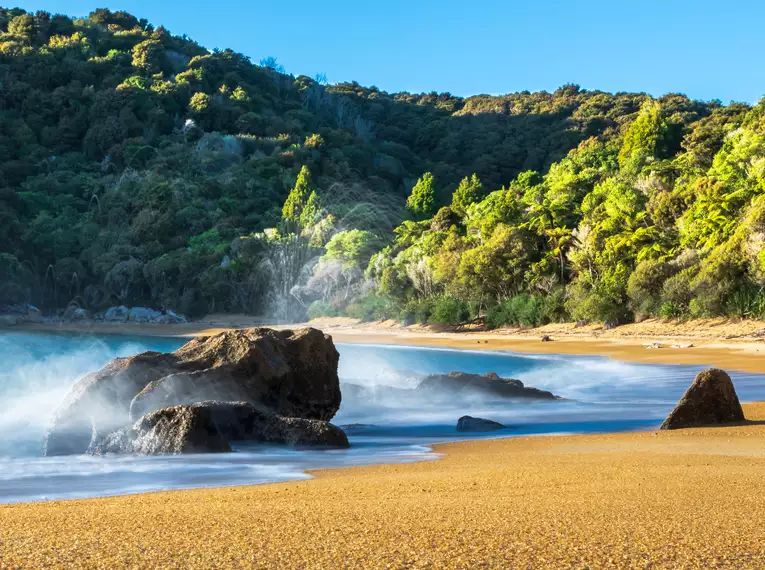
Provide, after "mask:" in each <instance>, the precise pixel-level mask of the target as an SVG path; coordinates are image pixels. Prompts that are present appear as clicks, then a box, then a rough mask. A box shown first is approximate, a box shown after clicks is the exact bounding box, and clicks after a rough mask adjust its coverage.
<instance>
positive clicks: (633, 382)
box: [0, 332, 765, 502]
mask: <svg viewBox="0 0 765 570" xmlns="http://www.w3.org/2000/svg"><path fill="white" fill-rule="evenodd" d="M183 342H184V341H183V340H180V339H172V338H156V337H128V336H98V337H96V336H91V335H87V336H78V335H55V334H38V333H16V332H6V333H1V334H0V362H2V363H3V366H2V369H0V405H2V413H1V414H0V502H16V501H29V500H44V499H63V498H76V497H92V496H102V495H115V494H123V493H135V492H145V491H156V490H166V489H179V488H190V487H205V486H221V485H240V484H254V483H265V482H273V481H280V480H287V479H301V478H307V477H308V475H306V474H305V470H306V469H316V468H331V467H344V466H349V465H362V464H371V463H383V462H406V461H420V460H426V459H433V458H436V457H437V456H436V455H435V454H433V453H431V452H430V446H431V445H433V444H434V443H437V442H443V441H453V440H457V439H462V438H464V437H465V436H464V435H461V434H458V433H457V431H456V429H455V426H456V423H457V419H458V418H459V417H460V416H463V415H466V414H468V415H473V416H479V417H485V418H489V419H493V420H495V421H499V422H501V423H504V424H505V425H507V426H509V428H508V429H507V430H505V431H503V432H501V435H503V436H513V435H530V434H564V433H595V432H605V431H628V430H642V429H653V428H655V427H657V426H658V425H659V424H660V423H661V421H662V420H663V418H664V417H665V416H666V415H667V413H668V412H669V410H671V409H672V406H673V405H674V404H675V403H676V402H677V400H678V399H679V398H680V396H682V394H683V392H684V391H685V389H686V388H687V387H688V385H689V384H690V383H691V381H692V379H693V377H694V376H695V374H696V373H697V372H698V371H699V370H701V369H703V368H705V367H704V366H657V365H642V364H630V363H623V362H618V361H613V360H608V359H604V358H599V357H582V356H562V355H561V356H557V355H544V356H539V355H523V354H517V353H509V352H481V351H456V350H444V349H432V348H415V347H402V346H380V345H352V344H339V345H338V350H339V352H340V371H339V372H340V378H341V382H343V384H346V383H347V382H351V383H353V384H357V385H364V386H366V387H367V388H369V389H371V390H372V392H369V393H367V394H368V395H367V396H365V397H363V398H358V397H357V398H354V397H350V396H348V394H350V388H347V389H346V397H345V398H344V401H343V405H342V406H341V408H340V411H339V412H338V414H337V416H336V417H335V419H334V420H333V422H334V423H336V424H338V425H344V424H351V423H360V424H367V425H368V426H370V427H366V428H364V429H352V430H349V432H348V433H349V439H350V441H351V449H349V450H308V449H288V448H281V447H275V446H265V445H240V446H238V447H236V448H235V452H234V453H230V454H223V455H217V454H216V455H198V456H173V457H142V458H136V457H107V458H94V457H81V456H77V457H56V458H43V457H40V443H41V441H42V436H43V432H44V429H45V426H46V424H47V422H48V421H49V419H50V416H51V413H52V412H53V410H54V409H55V407H56V406H57V405H58V404H59V402H60V401H61V399H62V398H63V397H64V395H65V394H66V392H67V391H68V389H69V387H70V386H71V385H72V383H73V382H74V381H76V380H77V379H78V378H79V377H81V376H82V375H84V374H86V373H88V372H91V371H93V370H96V369H98V368H100V367H101V366H103V365H104V364H105V363H106V362H108V361H109V360H110V359H112V358H114V357H116V356H128V355H132V354H136V353H138V352H141V351H144V350H162V351H169V350H174V349H176V348H178V347H179V346H181V345H182V344H183ZM394 370H407V371H411V372H415V373H423V374H427V373H434V372H451V371H464V372H473V373H480V374H484V373H486V372H496V373H497V374H499V375H500V376H503V377H511V378H518V379H520V380H522V381H523V382H524V383H525V384H526V385H527V386H534V387H537V388H542V389H545V390H550V391H552V392H554V393H555V394H557V395H559V396H563V397H564V398H567V399H568V401H560V402H538V403H528V402H526V403H524V402H508V401H502V400H495V399H491V398H486V397H480V396H473V397H470V396H464V395H460V396H459V397H451V396H450V395H444V397H440V398H437V400H433V399H432V398H430V397H429V398H430V399H424V398H416V397H413V396H412V394H410V393H407V392H402V391H400V390H389V389H387V387H393V388H409V387H412V384H413V382H414V381H413V380H411V379H407V378H406V375H405V376H404V377H403V378H402V377H401V376H400V375H397V374H394V373H393V372H392V371H394ZM410 376H411V375H410ZM731 376H732V377H733V380H734V382H735V384H736V389H737V391H738V393H739V396H740V398H741V399H742V401H751V400H765V376H761V375H756V374H746V373H735V372H733V373H732V374H731ZM369 394H371V395H369ZM497 435H498V434H496V433H495V434H491V437H497ZM470 437H471V438H476V437H480V436H476V435H471V436H470Z"/></svg>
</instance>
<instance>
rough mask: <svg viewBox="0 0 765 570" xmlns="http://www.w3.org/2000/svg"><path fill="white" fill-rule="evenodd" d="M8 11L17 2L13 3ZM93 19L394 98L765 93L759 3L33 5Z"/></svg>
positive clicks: (535, 0) (550, 0)
mask: <svg viewBox="0 0 765 570" xmlns="http://www.w3.org/2000/svg"><path fill="white" fill-rule="evenodd" d="M6 2H7V0H6ZM6 2H3V1H2V0H0V3H2V4H3V5H7V4H6ZM19 5H20V7H21V8H24V9H27V10H32V11H34V10H47V11H49V12H60V13H65V14H67V15H70V16H84V15H87V14H88V13H89V12H90V11H91V10H93V9H94V8H98V7H108V8H110V9H112V10H126V11H128V12H131V13H133V14H135V15H136V16H138V17H139V18H147V19H148V20H149V21H151V22H152V23H153V24H154V25H157V26H158V25H164V26H165V27H166V28H168V29H169V30H170V31H172V32H173V33H175V34H184V33H185V34H187V35H188V36H190V37H191V38H193V39H194V40H196V41H197V42H199V43H200V44H202V45H203V46H205V47H207V48H209V49H212V48H214V47H219V48H226V47H229V48H231V49H233V50H235V51H238V52H241V53H243V54H245V55H248V56H250V57H251V58H252V61H253V62H255V63H257V62H258V61H260V59H261V58H263V57H266V56H275V57H276V58H278V60H279V62H281V63H282V64H283V65H284V66H285V67H286V69H287V71H288V72H289V73H293V74H295V75H299V74H305V75H310V76H314V75H316V74H317V73H325V74H326V75H327V78H328V79H329V81H330V82H332V83H334V82H338V81H350V80H356V81H358V82H359V83H361V84H362V85H376V86H377V87H379V88H380V89H384V90H386V91H390V92H393V91H410V92H422V91H426V92H429V91H439V92H442V91H449V92H451V93H453V94H455V95H474V94H479V93H490V94H495V95H496V94H502V93H508V92H514V91H522V90H529V91H537V90H547V91H553V90H555V89H556V88H558V87H560V86H561V85H563V84H565V83H578V84H579V85H581V86H582V87H583V88H585V89H601V90H604V91H612V92H614V91H646V92H648V93H651V94H653V95H662V94H664V93H668V92H679V93H685V94H686V95H688V96H690V97H693V98H697V99H705V100H708V99H720V100H722V101H723V102H724V103H728V102H729V101H731V100H734V101H746V102H749V103H754V102H756V101H758V100H759V99H760V98H761V97H762V96H763V95H765V57H763V54H765V33H763V31H762V22H763V21H765V3H763V2H762V1H761V0H728V1H727V2H719V1H716V2H713V1H712V0H663V1H660V0H640V1H636V2H630V1H626V0H527V1H523V2H521V1H517V0H504V1H502V0H473V1H465V0H462V1H456V0H439V1H433V0H419V1H413V0H388V1H381V2H367V1H365V0H334V1H333V0H326V1H324V2H321V1H317V0H310V1H308V0H291V1H283V0H282V1H279V0H272V1H269V2H266V1H263V0H249V1H243V0H229V1H225V2H210V1H209V0H205V1H201V0H185V1H177V0H151V1H149V0H98V1H95V2H92V1H88V0H32V1H26V0H24V1H21V2H20V3H19Z"/></svg>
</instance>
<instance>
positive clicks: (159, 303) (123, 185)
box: [0, 9, 765, 326]
mask: <svg viewBox="0 0 765 570" xmlns="http://www.w3.org/2000/svg"><path fill="white" fill-rule="evenodd" d="M0 32H1V33H0V157H2V161H1V162H0V219H1V220H2V223H0V305H2V304H8V303H18V302H29V303H32V304H35V305H37V306H39V307H40V308H42V309H43V310H44V311H46V312H48V313H55V312H60V311H62V310H63V309H65V308H66V307H67V306H68V305H70V304H71V303H75V304H77V305H78V306H82V307H84V308H87V309H89V310H92V311H97V310H103V309H104V308H106V307H108V306H110V305H115V304H127V305H149V306H153V307H156V308H165V309H174V310H176V311H180V312H183V313H187V314H190V315H201V314H204V313H207V312H212V311H218V312H246V313H250V314H258V315H267V316H271V317H273V318H277V319H280V320H292V319H302V318H305V316H306V315H307V314H310V315H311V316H318V315H334V314H342V313H347V314H351V315H353V316H358V317H361V318H383V317H394V318H401V319H405V320H419V321H431V322H442V323H457V322H461V321H464V320H467V319H471V318H474V317H476V316H479V315H480V316H483V317H486V319H487V321H488V323H489V325H490V326H499V325H502V324H517V323H521V324H540V323H544V322H548V321H555V320H561V319H569V318H572V319H576V320H584V321H596V320H599V321H613V322H624V321H628V320H631V319H634V318H635V317H641V316H649V315H661V316H668V317H684V316H714V315H736V316H762V315H763V314H765V295H763V293H762V289H761V288H762V285H763V284H765V254H763V248H762V243H763V239H765V198H762V194H763V178H764V177H765V139H763V130H764V128H765V119H763V109H764V107H763V106H762V105H758V106H756V107H754V108H750V107H749V106H747V105H743V104H732V105H729V106H723V105H722V104H720V103H719V102H711V103H706V102H699V101H693V100H689V99H688V98H687V97H684V96H682V95H667V96H664V97H661V98H659V99H654V98H651V97H649V96H647V95H645V94H630V93H619V94H615V95H612V94H608V93H602V92H597V91H584V90H581V89H579V88H578V87H577V86H573V85H568V86H564V87H562V88H560V89H559V90H557V91H556V92H554V93H552V94H550V93H544V92H543V93H527V92H526V93H517V94H511V95H506V96H501V97H490V96H476V97H470V98H467V99H463V98H459V97H453V96H451V95H449V94H448V93H447V94H437V93H431V94H419V95H417V94H409V93H398V94H388V93H385V92H382V91H380V90H378V89H376V88H373V87H371V88H365V87H362V86H360V85H358V84H336V85H325V84H323V83H322V82H317V81H316V80H314V79H311V78H308V77H305V76H300V77H293V76H291V75H287V74H285V73H284V72H283V70H282V69H281V68H280V66H278V64H276V62H275V61H274V60H267V61H264V62H262V63H263V65H254V64H253V63H252V62H250V61H249V59H248V58H247V57H245V56H243V55H241V54H237V53H234V52H231V51H215V52H208V51H207V50H205V49H204V48H203V47H201V46H199V45H198V44H196V43H194V42H193V41H191V40H190V39H188V38H186V37H185V36H184V37H179V36H175V35H173V34H171V33H170V32H169V31H168V30H166V29H164V28H162V27H158V28H155V27H153V26H152V25H151V24H149V23H148V22H147V21H145V20H139V19H137V18H136V17H134V16H132V15H130V14H126V13H123V12H110V11H108V10H98V11H96V12H94V13H92V14H90V16H89V17H88V18H86V19H70V18H68V17H65V16H59V15H56V16H52V15H50V14H47V13H43V12H38V13H36V14H27V13H24V12H23V11H22V10H18V9H14V10H6V9H0Z"/></svg>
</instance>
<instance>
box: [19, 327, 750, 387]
mask: <svg viewBox="0 0 765 570" xmlns="http://www.w3.org/2000/svg"><path fill="white" fill-rule="evenodd" d="M309 324H310V326H314V327H316V328H320V329H322V330H324V331H325V332H326V333H328V334H331V335H332V336H333V337H334V339H335V340H336V341H339V342H355V343H380V344H401V345H416V346H435V347H444V348H456V349H474V350H476V349H480V350H512V351H517V352H530V353H557V354H591V355H603V356H608V357H611V358H615V359H618V360H624V361H629V362H644V363H653V364H699V365H710V366H712V365H714V366H717V367H720V368H725V369H729V370H741V371H744V372H762V373H765V322H763V321H755V320H731V319H706V320H697V321H688V322H682V323H673V322H665V321H661V320H657V319H652V320H649V321H645V322H642V323H634V324H629V325H623V326H620V327H617V328H616V329H613V330H604V329H603V327H602V326H600V325H589V326H586V327H575V326H574V325H573V324H571V323H567V324H552V325H547V326H544V327H541V328H537V329H531V330H518V329H512V330H498V331H490V332H474V331H467V332H448V331H443V330H442V331H438V330H433V329H432V328H427V327H422V326H413V327H402V326H400V325H399V324H396V323H394V322H382V323H359V322H358V321H355V320H353V319H343V318H336V319H320V320H317V321H312V322H311V323H309ZM257 325H258V320H257V319H256V318H254V317H248V316H245V315H210V316H208V317H205V318H204V319H202V320H200V321H198V322H194V323H188V324H184V325H155V324H136V323H123V324H116V323H102V324H97V325H82V324H77V323H68V324H62V325H50V324H45V325H23V326H19V327H17V329H19V330H31V331H46V332H50V331H61V332H91V333H109V334H129V335H135V334H141V335H154V336H178V337H192V336H200V335H211V334H215V333H219V332H222V331H224V330H228V329H232V328H243V327H250V326H257ZM299 326H305V325H290V327H292V328H295V327H299ZM543 335H549V336H551V337H552V338H553V342H545V343H543V342H541V341H540V339H541V337H542V336H543ZM657 342H658V343H660V344H661V345H662V348H657V349H649V348H647V345H649V344H651V343H657ZM690 344H692V345H693V347H691V348H685V347H686V346H687V345H690ZM681 347H682V348H681Z"/></svg>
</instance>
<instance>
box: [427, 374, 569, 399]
mask: <svg viewBox="0 0 765 570" xmlns="http://www.w3.org/2000/svg"><path fill="white" fill-rule="evenodd" d="M417 391H418V392H425V393H428V392H432V393H442V392H463V391H475V392H481V393H484V394H487V395H492V396H499V397H502V398H524V399H526V398H528V399H536V400H557V399H559V398H558V397H557V396H555V395H554V394H553V393H552V392H548V391H546V390H539V389H537V388H527V387H525V386H524V385H523V382H521V381H520V380H515V379H512V378H500V377H499V376H498V375H497V374H496V373H494V372H489V373H488V374H484V375H480V374H468V373H465V372H450V373H449V374H432V375H430V376H428V377H427V378H425V379H424V380H423V381H422V382H421V383H420V385H419V386H417Z"/></svg>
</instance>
